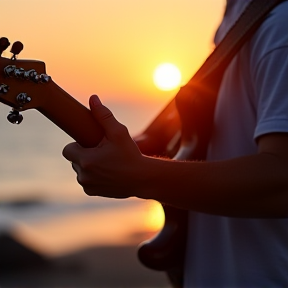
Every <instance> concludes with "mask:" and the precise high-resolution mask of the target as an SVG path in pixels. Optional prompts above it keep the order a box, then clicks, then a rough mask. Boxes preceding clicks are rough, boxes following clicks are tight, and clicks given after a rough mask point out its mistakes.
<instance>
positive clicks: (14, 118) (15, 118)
mask: <svg viewBox="0 0 288 288" xmlns="http://www.w3.org/2000/svg"><path fill="white" fill-rule="evenodd" d="M7 119H8V121H9V122H10V123H12V124H20V123H21V122H22V121H23V115H22V114H21V113H20V112H19V111H17V110H12V111H10V112H9V114H8V116H7Z"/></svg>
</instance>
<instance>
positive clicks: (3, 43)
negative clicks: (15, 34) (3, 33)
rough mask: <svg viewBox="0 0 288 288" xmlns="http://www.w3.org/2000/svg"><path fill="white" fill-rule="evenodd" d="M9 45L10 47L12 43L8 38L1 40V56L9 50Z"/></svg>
mask: <svg viewBox="0 0 288 288" xmlns="http://www.w3.org/2000/svg"><path fill="white" fill-rule="evenodd" d="M9 45H10V42H9V40H8V39H7V38H6V37H1V38H0V55H1V54H2V52H3V51H4V50H6V49H7V48H8V46H9Z"/></svg>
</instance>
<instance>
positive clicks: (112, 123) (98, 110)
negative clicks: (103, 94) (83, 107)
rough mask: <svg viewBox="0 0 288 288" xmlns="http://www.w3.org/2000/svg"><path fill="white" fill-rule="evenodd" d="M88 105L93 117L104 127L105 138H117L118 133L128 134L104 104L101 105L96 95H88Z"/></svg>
mask: <svg viewBox="0 0 288 288" xmlns="http://www.w3.org/2000/svg"><path fill="white" fill-rule="evenodd" d="M89 105H90V109H91V112H92V114H93V116H94V118H95V119H96V121H97V122H98V123H99V124H100V125H101V126H102V127H103V128H104V130H105V135H106V137H107V138H110V139H111V138H115V137H117V138H118V137H119V135H122V136H124V135H128V134H129V133H128V131H127V128H126V127H125V126H124V125H122V124H121V123H119V122H118V121H117V119H116V118H115V117H114V115H113V114H112V112H111V111H110V110H109V109H108V108H107V107H106V106H104V105H102V103H101V101H100V99H99V98H98V96H97V95H92V96H91V97H90V99H89ZM114 136H115V137H114Z"/></svg>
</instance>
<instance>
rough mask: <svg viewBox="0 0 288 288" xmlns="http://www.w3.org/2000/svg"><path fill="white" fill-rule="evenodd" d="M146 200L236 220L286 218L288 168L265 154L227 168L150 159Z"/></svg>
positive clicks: (234, 161) (226, 163) (227, 163)
mask: <svg viewBox="0 0 288 288" xmlns="http://www.w3.org/2000/svg"><path fill="white" fill-rule="evenodd" d="M145 162H146V165H144V167H145V166H146V167H149V168H148V170H147V171H148V172H147V179H146V180H145V183H146V186H144V187H146V188H147V189H145V192H144V190H143V191H142V193H143V194H142V197H143V198H153V199H156V200H158V201H160V202H163V203H167V204H171V205H174V206H177V207H180V208H184V209H191V210H195V211H199V212H204V213H210V214H217V215H223V216H231V217H252V218H258V217H260V218H262V217H269V218H270V217H271V218H273V217H287V216H288V209H287V203H288V195H287V191H288V187H287V186H288V180H287V171H288V167H287V162H285V161H282V160H279V159H278V158H277V157H275V156H273V155H270V154H266V153H262V154H257V155H253V156H247V157H243V158H238V159H232V160H228V161H223V162H211V163H208V162H203V163H201V162H176V161H166V160H159V159H153V158H146V159H145Z"/></svg>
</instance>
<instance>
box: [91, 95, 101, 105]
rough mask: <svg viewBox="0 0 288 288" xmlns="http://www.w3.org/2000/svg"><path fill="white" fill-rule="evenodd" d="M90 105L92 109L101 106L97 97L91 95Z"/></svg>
mask: <svg viewBox="0 0 288 288" xmlns="http://www.w3.org/2000/svg"><path fill="white" fill-rule="evenodd" d="M89 101H90V104H92V105H93V106H94V107H96V106H99V105H101V104H102V103H101V101H100V99H99V97H98V96H97V95H92V96H91V97H90V99H89Z"/></svg>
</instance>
